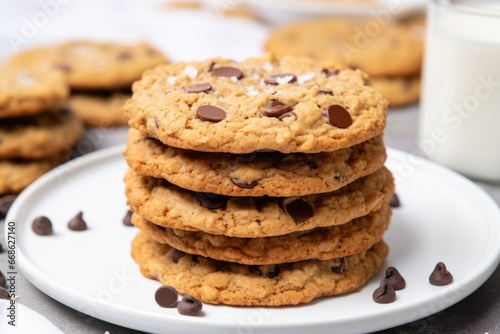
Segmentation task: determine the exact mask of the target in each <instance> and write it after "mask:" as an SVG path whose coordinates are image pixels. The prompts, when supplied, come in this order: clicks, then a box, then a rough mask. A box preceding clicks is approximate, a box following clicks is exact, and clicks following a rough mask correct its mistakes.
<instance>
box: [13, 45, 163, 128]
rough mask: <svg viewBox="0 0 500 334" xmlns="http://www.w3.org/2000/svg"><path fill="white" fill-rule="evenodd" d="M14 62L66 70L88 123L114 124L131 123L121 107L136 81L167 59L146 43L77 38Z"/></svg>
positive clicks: (74, 105)
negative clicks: (106, 41)
mask: <svg viewBox="0 0 500 334" xmlns="http://www.w3.org/2000/svg"><path fill="white" fill-rule="evenodd" d="M10 63H11V64H12V65H14V66H20V65H30V66H35V67H37V68H41V69H43V70H47V71H49V70H52V71H56V72H59V73H62V74H63V75H64V77H65V79H66V82H67V84H68V85H69V87H70V89H71V96H70V99H69V106H70V108H71V109H72V111H73V112H74V113H75V114H77V115H78V116H79V117H80V118H81V119H82V120H83V121H84V123H85V125H86V126H89V127H112V126H123V125H126V124H127V120H126V118H125V117H124V115H122V111H121V109H122V107H123V104H124V103H125V101H126V100H127V99H128V97H130V94H131V90H130V87H131V85H132V83H133V82H134V81H135V80H138V79H140V77H141V75H142V73H143V72H144V71H145V70H147V69H149V68H151V67H154V66H155V65H158V64H162V63H166V58H165V57H164V56H163V54H162V53H161V52H159V51H158V50H156V49H154V48H152V47H151V46H149V45H148V44H145V43H138V44H130V45H129V44H119V43H104V42H91V41H83V40H75V41H70V42H65V43H61V44H57V45H52V46H44V47H39V48H34V49H29V50H26V51H23V52H21V53H19V54H18V55H16V56H14V57H13V58H12V60H11V62H10Z"/></svg>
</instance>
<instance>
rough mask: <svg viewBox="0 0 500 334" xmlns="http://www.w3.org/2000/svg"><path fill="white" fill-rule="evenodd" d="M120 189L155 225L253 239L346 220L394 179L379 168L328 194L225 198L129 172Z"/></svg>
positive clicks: (385, 195)
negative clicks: (122, 187)
mask: <svg viewBox="0 0 500 334" xmlns="http://www.w3.org/2000/svg"><path fill="white" fill-rule="evenodd" d="M125 188H126V189H125V193H126V195H127V198H128V203H129V205H130V207H131V208H132V210H133V211H134V212H136V213H138V214H140V215H141V216H143V217H144V218H146V219H148V220H150V221H152V222H153V223H155V224H157V225H160V226H166V227H171V228H177V229H182V230H191V231H193V230H194V231H196V230H201V231H204V232H207V233H211V234H223V235H226V236H230V237H240V238H255V237H266V236H276V235H283V234H288V233H292V232H297V231H306V230H310V229H312V228H316V227H325V226H334V225H341V224H345V223H347V222H348V221H350V220H352V219H354V218H358V217H362V216H364V215H367V214H368V213H370V212H371V211H373V210H377V209H379V208H381V207H382V205H384V203H387V202H388V201H389V198H390V197H391V195H392V193H393V191H394V183H393V178H392V175H391V173H390V172H389V171H388V170H387V169H385V168H382V169H380V170H378V171H377V172H375V173H373V174H370V175H368V176H366V177H363V178H360V179H358V180H356V181H355V182H353V183H350V184H349V185H347V186H346V187H342V188H341V189H339V190H337V191H335V192H331V193H323V194H314V195H308V196H304V197H299V198H298V197H292V198H271V197H265V198H262V197H226V196H220V195H219V196H217V195H214V194H206V193H205V194H204V193H194V192H190V191H187V190H183V189H181V188H178V187H176V186H173V185H170V184H168V182H167V183H166V182H165V181H164V180H162V179H155V178H151V177H146V176H142V175H139V174H137V173H135V172H133V171H131V170H130V171H128V172H127V174H126V176H125ZM306 214H307V215H306ZM299 218H302V219H299ZM303 218H306V219H303Z"/></svg>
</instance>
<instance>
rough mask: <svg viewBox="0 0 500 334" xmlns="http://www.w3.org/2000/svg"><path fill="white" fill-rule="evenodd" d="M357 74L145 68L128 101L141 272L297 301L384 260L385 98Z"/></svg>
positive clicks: (222, 299)
mask: <svg viewBox="0 0 500 334" xmlns="http://www.w3.org/2000/svg"><path fill="white" fill-rule="evenodd" d="M367 81H368V80H367V76H366V74H364V73H363V72H361V71H360V70H353V69H348V68H341V67H337V66H335V65H333V64H319V63H318V62H315V61H313V60H311V59H309V58H299V57H291V56H287V57H283V58H274V57H272V56H270V55H267V56H263V57H259V58H250V59H247V60H245V61H243V62H234V61H231V60H226V59H219V58H216V59H209V60H206V61H203V62H192V63H183V62H180V63H175V64H171V65H165V66H159V67H156V68H155V69H153V70H150V71H147V72H145V74H144V75H143V77H142V79H141V80H140V81H138V82H136V83H135V84H134V85H133V96H132V98H131V99H130V100H129V101H128V102H127V104H126V105H125V112H126V114H127V115H128V117H129V118H130V120H129V124H130V125H131V129H130V132H129V136H128V143H127V148H126V152H125V157H126V160H127V163H128V164H129V166H130V169H129V170H128V172H127V173H126V175H125V188H126V190H125V192H126V195H127V198H128V204H129V205H130V207H131V209H132V211H133V212H134V214H133V216H132V222H133V224H134V225H136V226H137V227H138V228H139V229H140V232H139V233H138V234H137V236H136V237H135V239H134V241H133V243H132V256H133V257H134V259H135V260H136V261H137V263H138V264H139V266H140V269H141V272H142V273H143V275H145V276H146V277H149V278H155V279H158V280H160V281H161V282H163V283H164V284H167V285H171V286H173V287H175V288H176V289H177V290H178V291H179V292H181V293H184V294H191V295H193V296H195V297H197V298H199V299H201V300H202V301H204V302H206V303H212V304H228V305H265V306H278V305H294V304H300V303H307V302H309V301H311V300H313V299H315V298H319V297H323V296H332V295H338V294H343V293H347V292H349V291H354V290H356V289H358V288H360V287H361V286H362V285H363V284H365V283H366V282H367V281H368V280H369V279H370V278H371V277H373V276H374V275H375V274H377V272H378V271H379V269H380V268H381V266H382V264H383V262H384V260H385V258H386V256H387V254H388V246H387V245H386V244H385V243H384V242H383V241H382V237H383V234H384V232H385V231H386V229H387V228H388V225H389V222H390V217H391V209H390V208H389V206H388V201H389V198H390V197H391V195H392V193H393V192H394V182H393V178H392V175H391V173H390V172H389V171H388V170H387V169H386V168H385V167H384V162H385V159H386V150H385V146H384V142H383V140H382V134H383V130H384V127H385V120H386V113H387V101H386V100H385V99H384V98H383V97H382V95H381V94H380V93H379V92H377V91H376V90H375V89H373V88H372V87H370V86H367V85H366V82H367Z"/></svg>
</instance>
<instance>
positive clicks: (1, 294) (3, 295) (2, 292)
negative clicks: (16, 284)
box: [0, 288, 10, 300]
mask: <svg viewBox="0 0 500 334" xmlns="http://www.w3.org/2000/svg"><path fill="white" fill-rule="evenodd" d="M0 299H7V300H10V294H9V291H7V289H4V288H0Z"/></svg>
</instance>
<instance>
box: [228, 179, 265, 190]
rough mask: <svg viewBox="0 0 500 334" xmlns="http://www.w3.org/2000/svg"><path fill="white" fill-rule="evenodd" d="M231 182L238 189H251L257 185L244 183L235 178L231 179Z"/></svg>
mask: <svg viewBox="0 0 500 334" xmlns="http://www.w3.org/2000/svg"><path fill="white" fill-rule="evenodd" d="M231 181H232V182H233V183H234V184H235V185H236V186H237V187H240V188H243V189H252V188H255V187H256V186H257V184H259V183H258V182H257V181H251V182H245V181H243V180H240V179H237V178H232V179H231Z"/></svg>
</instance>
